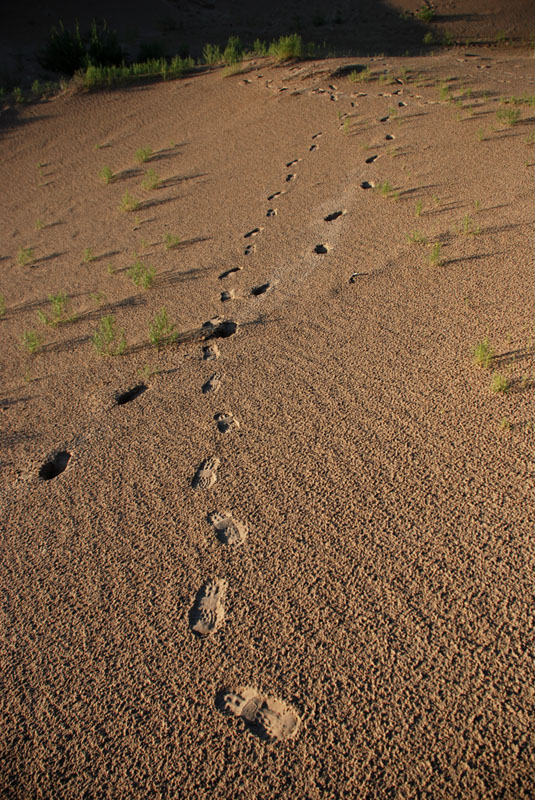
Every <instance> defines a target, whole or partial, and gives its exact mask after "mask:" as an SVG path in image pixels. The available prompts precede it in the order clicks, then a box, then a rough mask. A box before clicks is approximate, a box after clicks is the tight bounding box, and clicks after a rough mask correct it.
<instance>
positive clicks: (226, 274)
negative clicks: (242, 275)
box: [218, 267, 241, 281]
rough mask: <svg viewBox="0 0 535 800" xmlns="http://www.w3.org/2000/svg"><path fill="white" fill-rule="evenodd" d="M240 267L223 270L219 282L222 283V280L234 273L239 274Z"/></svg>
mask: <svg viewBox="0 0 535 800" xmlns="http://www.w3.org/2000/svg"><path fill="white" fill-rule="evenodd" d="M240 270H241V267H231V268H230V269H227V270H225V272H222V273H221V275H219V276H218V277H219V280H220V281H222V280H223V278H228V276H229V275H232V274H233V273H234V272H240Z"/></svg>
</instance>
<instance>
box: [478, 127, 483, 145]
mask: <svg viewBox="0 0 535 800" xmlns="http://www.w3.org/2000/svg"><path fill="white" fill-rule="evenodd" d="M477 141H478V142H484V141H485V134H484V132H483V128H478V131H477Z"/></svg>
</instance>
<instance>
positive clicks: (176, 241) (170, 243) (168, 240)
mask: <svg viewBox="0 0 535 800" xmlns="http://www.w3.org/2000/svg"><path fill="white" fill-rule="evenodd" d="M164 244H165V249H166V250H174V249H175V248H176V247H178V246H179V245H180V236H173V234H172V233H166V234H165V237H164Z"/></svg>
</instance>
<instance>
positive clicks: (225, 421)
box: [214, 411, 240, 433]
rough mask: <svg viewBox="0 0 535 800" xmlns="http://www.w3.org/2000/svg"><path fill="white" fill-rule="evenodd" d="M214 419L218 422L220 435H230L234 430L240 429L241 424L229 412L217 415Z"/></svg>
mask: <svg viewBox="0 0 535 800" xmlns="http://www.w3.org/2000/svg"><path fill="white" fill-rule="evenodd" d="M214 419H215V421H216V425H217V430H218V431H219V433H228V432H229V431H231V430H232V429H233V428H236V430H237V429H238V428H239V427H240V423H239V422H238V420H237V419H235V418H234V416H233V415H232V414H231V413H230V412H228V411H222V412H221V413H220V414H215V415H214Z"/></svg>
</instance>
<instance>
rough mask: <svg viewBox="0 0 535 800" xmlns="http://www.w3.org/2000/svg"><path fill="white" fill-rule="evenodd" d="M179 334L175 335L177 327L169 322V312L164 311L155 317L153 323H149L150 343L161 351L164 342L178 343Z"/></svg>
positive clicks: (163, 309)
mask: <svg viewBox="0 0 535 800" xmlns="http://www.w3.org/2000/svg"><path fill="white" fill-rule="evenodd" d="M177 336H178V334H177V333H175V326H174V324H173V323H171V322H169V319H168V317H167V310H166V309H165V308H162V310H161V311H160V312H159V313H158V314H156V315H155V316H154V319H153V320H152V322H150V323H149V339H150V343H151V344H152V345H154V347H155V348H156V349H157V350H159V349H160V347H161V346H162V344H163V343H164V342H167V343H171V342H176V340H177Z"/></svg>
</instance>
